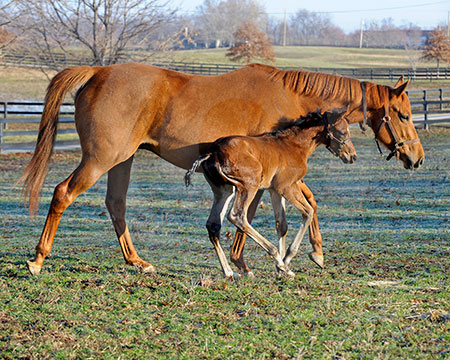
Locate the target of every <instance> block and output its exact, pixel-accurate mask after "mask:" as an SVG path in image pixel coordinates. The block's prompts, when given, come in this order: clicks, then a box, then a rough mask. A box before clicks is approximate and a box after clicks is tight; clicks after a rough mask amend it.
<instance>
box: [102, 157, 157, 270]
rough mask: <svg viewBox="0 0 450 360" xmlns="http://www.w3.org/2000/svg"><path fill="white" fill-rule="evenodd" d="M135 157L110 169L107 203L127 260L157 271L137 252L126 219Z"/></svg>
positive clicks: (139, 267) (143, 267) (131, 263)
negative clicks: (127, 200) (127, 199)
mask: <svg viewBox="0 0 450 360" xmlns="http://www.w3.org/2000/svg"><path fill="white" fill-rule="evenodd" d="M133 157H134V156H131V157H130V158H129V159H128V160H126V161H124V162H122V163H120V164H118V165H116V166H114V167H113V168H112V169H111V170H109V171H108V187H107V191H106V199H105V204H106V208H107V209H108V211H109V214H110V216H111V221H112V223H113V226H114V230H115V232H116V235H117V239H118V240H119V244H120V248H121V249H122V254H123V257H124V259H125V262H126V263H127V264H129V265H133V266H135V267H136V268H138V269H139V270H141V271H142V272H143V273H149V272H155V268H154V267H153V265H151V264H149V263H148V262H146V261H144V260H142V259H141V258H140V257H139V255H138V254H137V252H136V249H135V248H134V246H133V242H132V240H131V235H130V231H129V230H128V226H127V224H126V221H125V211H126V196H127V190H128V186H129V184H130V172H131V165H132V163H133Z"/></svg>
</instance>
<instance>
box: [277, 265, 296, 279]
mask: <svg viewBox="0 0 450 360" xmlns="http://www.w3.org/2000/svg"><path fill="white" fill-rule="evenodd" d="M277 271H278V274H279V275H286V276H288V277H290V278H294V277H295V273H294V272H293V271H292V270H290V269H288V268H287V267H286V266H278V265H277Z"/></svg>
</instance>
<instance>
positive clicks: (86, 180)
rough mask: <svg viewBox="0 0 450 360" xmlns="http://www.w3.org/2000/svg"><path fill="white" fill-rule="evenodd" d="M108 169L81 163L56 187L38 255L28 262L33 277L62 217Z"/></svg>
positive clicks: (93, 164)
mask: <svg viewBox="0 0 450 360" xmlns="http://www.w3.org/2000/svg"><path fill="white" fill-rule="evenodd" d="M105 171H106V169H104V168H102V167H101V166H99V165H97V164H96V163H93V162H91V161H88V160H86V161H83V160H82V161H81V163H80V165H79V166H78V167H77V168H76V169H75V171H74V172H73V173H72V174H71V175H70V176H69V177H68V178H67V179H66V180H64V181H63V182H62V183H60V184H59V185H57V186H56V188H55V191H54V193H53V197H52V201H51V203H50V208H49V210H48V215H47V220H46V221H45V225H44V229H43V231H42V234H41V237H40V240H39V243H38V244H37V246H36V255H35V258H34V260H33V261H27V266H28V270H29V271H30V273H31V274H32V275H39V273H40V271H41V268H42V264H43V262H44V259H45V257H46V256H47V255H48V254H49V253H50V251H51V248H52V245H53V240H54V237H55V233H56V230H57V229H58V225H59V222H60V220H61V216H62V214H63V213H64V211H65V210H66V209H67V207H68V206H69V205H70V204H71V203H72V202H73V200H74V199H75V198H76V197H77V196H78V195H80V194H81V193H82V192H83V191H85V190H87V189H89V188H90V187H91V186H92V185H93V184H94V183H95V182H96V181H97V179H98V178H99V177H100V176H101V175H103V174H104V173H105Z"/></svg>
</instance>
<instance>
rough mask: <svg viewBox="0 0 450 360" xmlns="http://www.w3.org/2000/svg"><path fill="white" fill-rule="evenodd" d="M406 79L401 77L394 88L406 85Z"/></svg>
mask: <svg viewBox="0 0 450 360" xmlns="http://www.w3.org/2000/svg"><path fill="white" fill-rule="evenodd" d="M404 81H405V78H404V77H403V75H402V76H400V79H398V80H397V82H396V84H395V85H394V87H395V88H396V87H397V86H400V85H402V84H403V83H404Z"/></svg>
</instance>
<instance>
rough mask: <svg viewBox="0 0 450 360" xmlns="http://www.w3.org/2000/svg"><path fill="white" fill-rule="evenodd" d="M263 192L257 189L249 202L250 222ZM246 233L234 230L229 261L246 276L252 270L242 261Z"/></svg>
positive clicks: (248, 217) (248, 214)
mask: <svg viewBox="0 0 450 360" xmlns="http://www.w3.org/2000/svg"><path fill="white" fill-rule="evenodd" d="M263 193H264V190H258V192H257V193H256V195H255V197H254V199H253V201H252V203H251V204H250V206H249V208H248V212H247V219H248V222H249V223H251V222H252V220H253V217H254V216H255V213H256V209H257V208H258V204H259V201H260V200H261V197H262V195H263ZM246 237H247V235H245V233H244V232H243V231H241V230H240V229H237V230H236V235H235V236H234V240H233V245H231V254H230V258H231V261H232V262H233V263H234V264H235V265H236V266H237V267H238V268H239V270H240V271H242V272H243V273H244V274H245V275H247V276H253V272H252V271H251V270H250V268H249V267H248V266H247V264H246V263H245V261H244V246H245V238H246Z"/></svg>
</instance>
